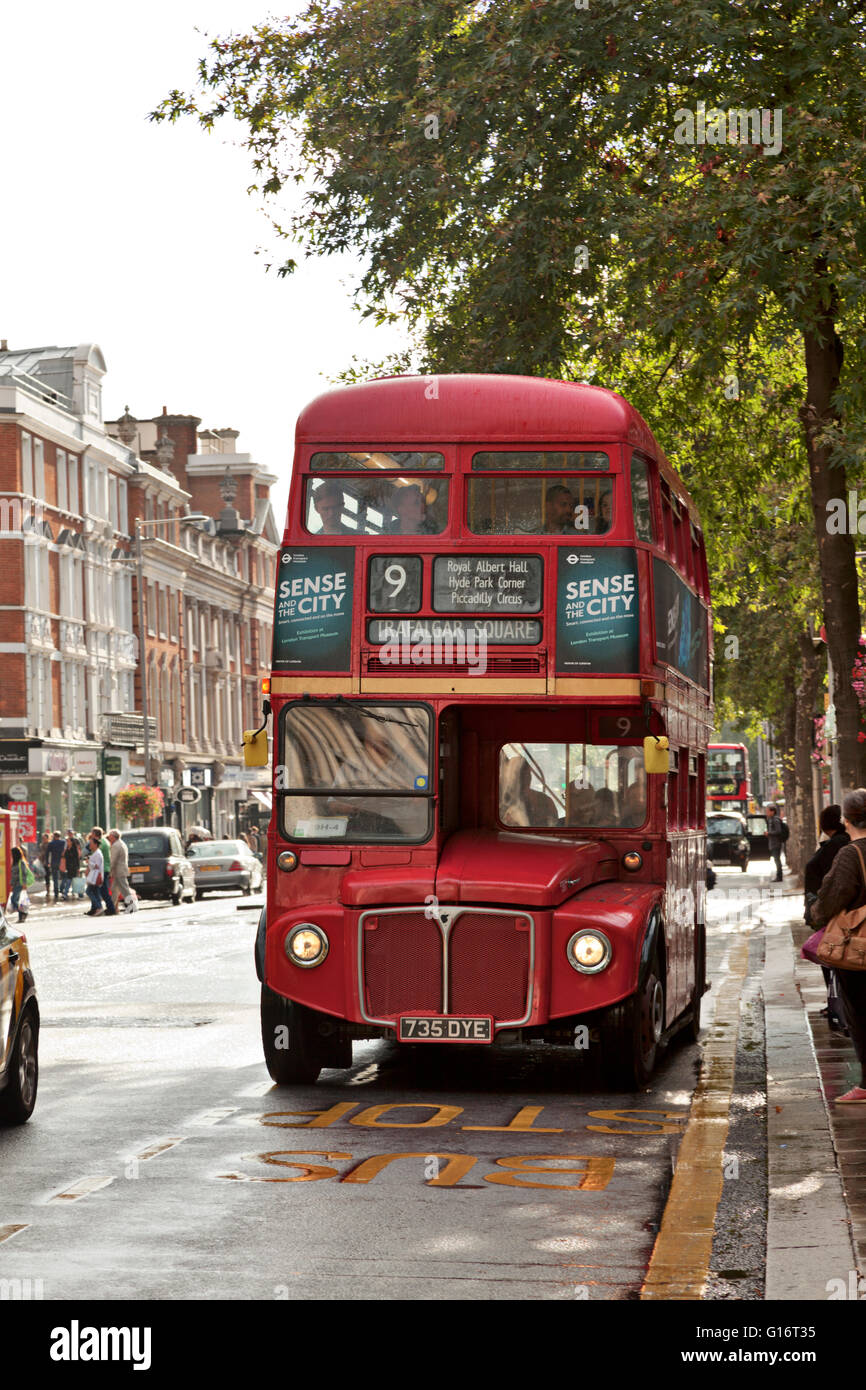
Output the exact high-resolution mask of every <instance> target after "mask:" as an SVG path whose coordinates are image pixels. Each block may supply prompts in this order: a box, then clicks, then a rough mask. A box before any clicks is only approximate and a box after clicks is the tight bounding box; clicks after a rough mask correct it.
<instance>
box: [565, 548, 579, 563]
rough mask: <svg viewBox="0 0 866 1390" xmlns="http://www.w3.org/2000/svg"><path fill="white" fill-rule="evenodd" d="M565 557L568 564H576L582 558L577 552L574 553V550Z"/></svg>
mask: <svg viewBox="0 0 866 1390" xmlns="http://www.w3.org/2000/svg"><path fill="white" fill-rule="evenodd" d="M565 558H566V560H567V562H568V564H570V565H576V564H577V562H578V560H579V559H580V556H579V555H575V554H574V551H572V552H571V553H570V554H568V555H566V557H565Z"/></svg>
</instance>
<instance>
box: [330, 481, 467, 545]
mask: <svg viewBox="0 0 866 1390" xmlns="http://www.w3.org/2000/svg"><path fill="white" fill-rule="evenodd" d="M305 515H306V528H307V530H308V531H309V532H310V534H311V535H313V536H358V535H362V536H364V535H366V536H388V535H395V536H435V535H438V534H439V533H440V532H441V531H444V529H445V526H446V524H447V522H448V480H447V478H437V477H435V476H433V477H420V478H414V477H410V476H409V475H407V474H399V475H395V474H393V473H390V474H384V473H377V474H374V475H373V476H372V477H369V476H368V477H363V478H336V477H333V478H308V479H307V494H306V514H305Z"/></svg>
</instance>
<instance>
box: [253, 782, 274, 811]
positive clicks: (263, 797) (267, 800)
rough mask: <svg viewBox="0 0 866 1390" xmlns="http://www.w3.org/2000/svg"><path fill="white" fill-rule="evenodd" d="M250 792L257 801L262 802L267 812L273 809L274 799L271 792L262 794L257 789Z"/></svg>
mask: <svg viewBox="0 0 866 1390" xmlns="http://www.w3.org/2000/svg"><path fill="white" fill-rule="evenodd" d="M250 791H251V792H252V794H253V796H254V797H255V798H256V801H260V802H261V803H262V805H263V806H264V808H265V810H266V811H269V810H270V809H271V804H272V801H273V798H272V796H271V793H270V792H266V791H262V792H260V791H257V790H256V788H255V787H251V788H250Z"/></svg>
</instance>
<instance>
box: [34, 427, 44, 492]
mask: <svg viewBox="0 0 866 1390" xmlns="http://www.w3.org/2000/svg"><path fill="white" fill-rule="evenodd" d="M33 474H34V484H35V488H36V496H37V497H38V498H39V500H40V502H45V501H46V500H47V499H46V497H45V445H44V444H43V443H42V440H41V439H34V441H33Z"/></svg>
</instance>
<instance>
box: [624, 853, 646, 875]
mask: <svg viewBox="0 0 866 1390" xmlns="http://www.w3.org/2000/svg"><path fill="white" fill-rule="evenodd" d="M642 864H643V860H642V859H641V857H640V855H639V854H638V852H637V850H636V849H630V850H628V851H627V852H626V853H625V854H624V855H623V856H622V866H623V868H624V869H628V870H629V871H630V872H631V873H633V874H634V873H637V871H638V869H639V868H640V867H641V865H642Z"/></svg>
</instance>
